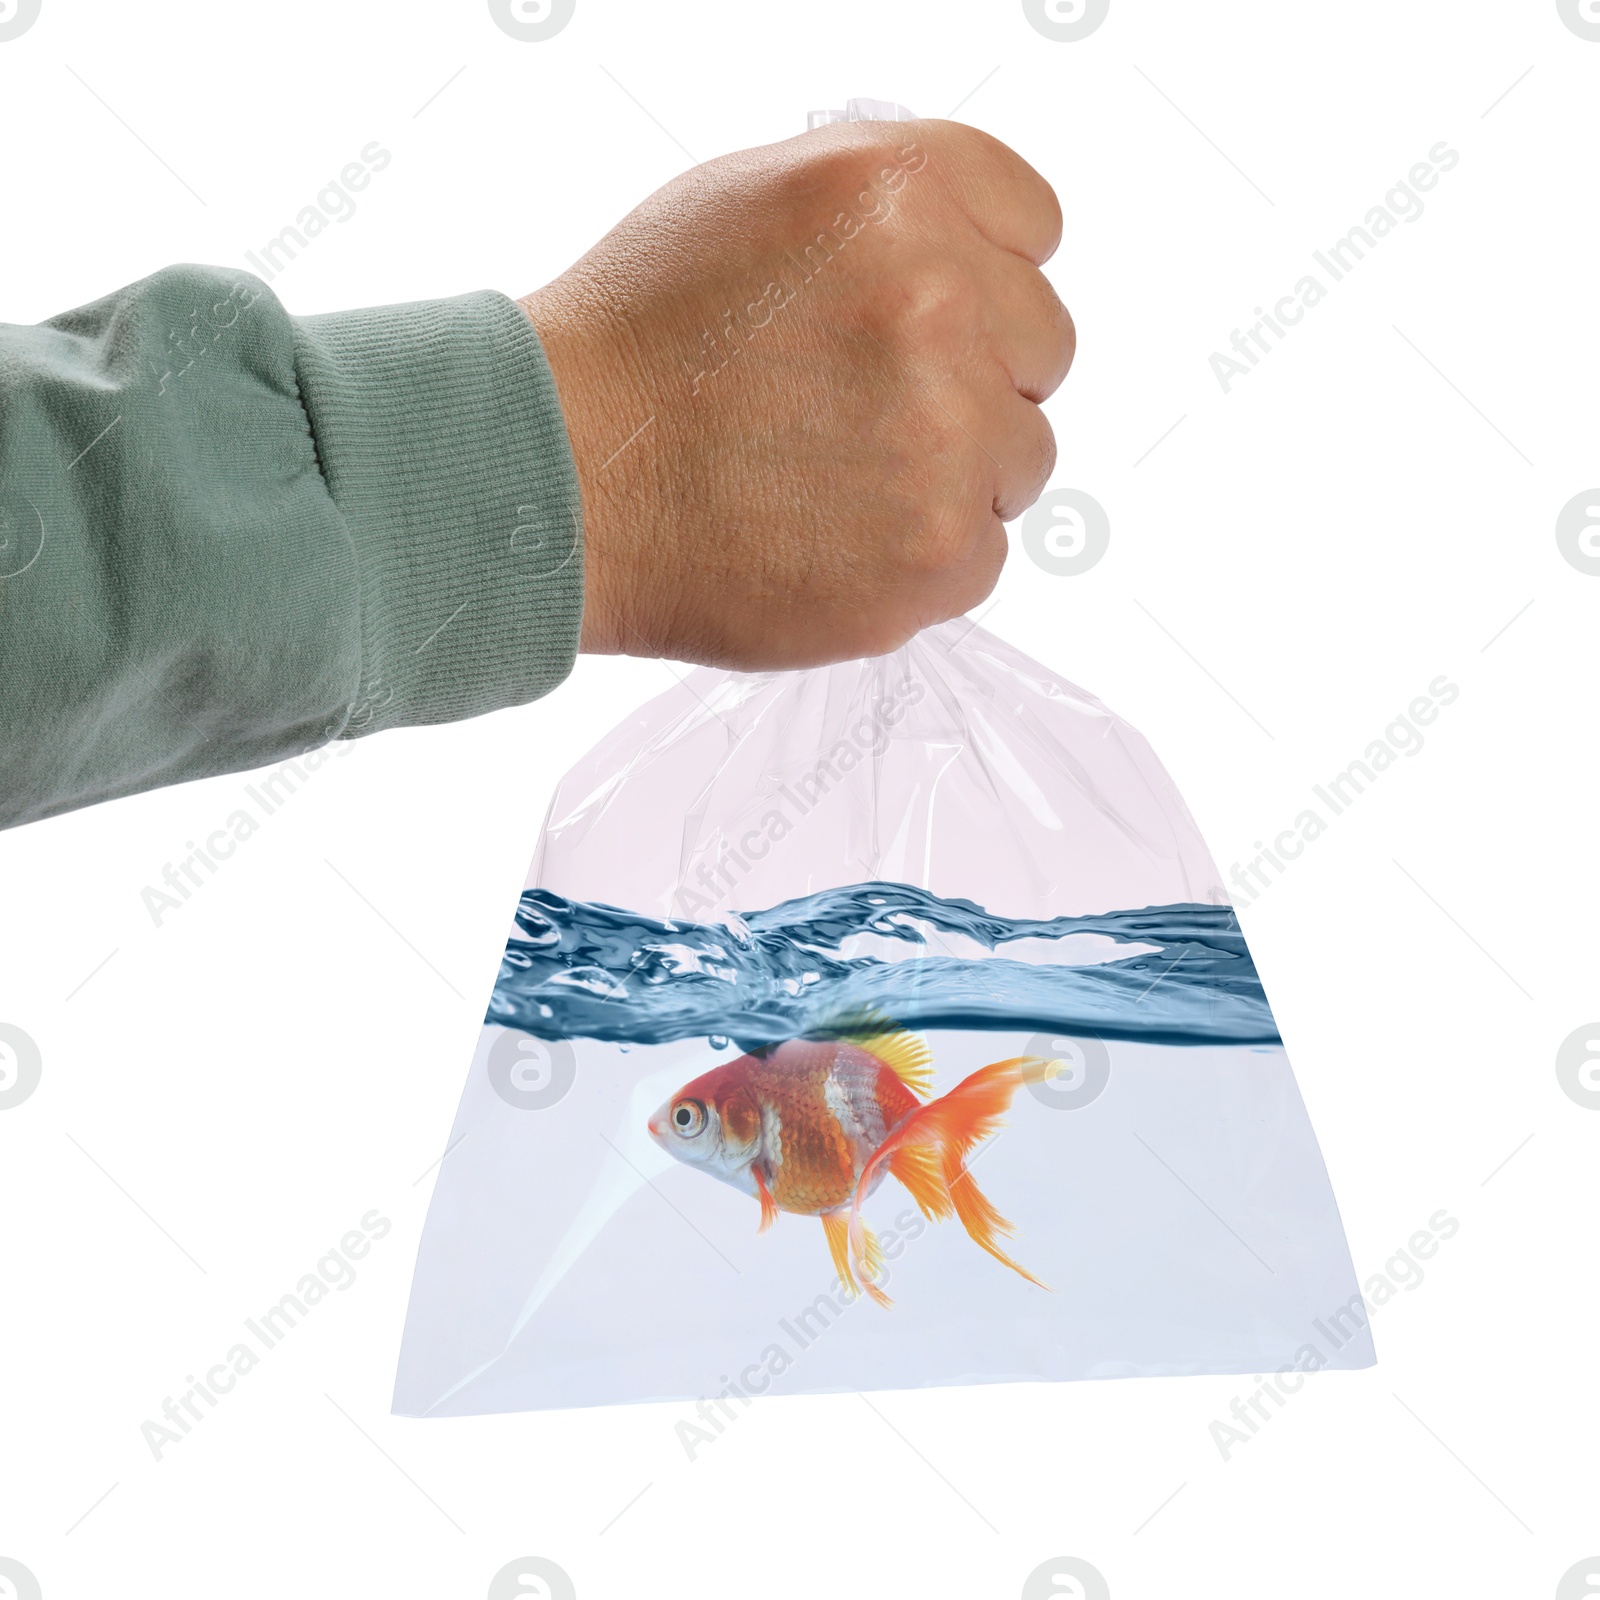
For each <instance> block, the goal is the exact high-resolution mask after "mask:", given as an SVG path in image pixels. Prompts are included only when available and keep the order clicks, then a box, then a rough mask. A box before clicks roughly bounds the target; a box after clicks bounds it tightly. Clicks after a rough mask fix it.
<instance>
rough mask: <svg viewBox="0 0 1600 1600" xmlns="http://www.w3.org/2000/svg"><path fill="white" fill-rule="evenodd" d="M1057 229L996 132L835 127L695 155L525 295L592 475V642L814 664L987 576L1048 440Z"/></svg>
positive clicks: (1039, 479)
mask: <svg viewBox="0 0 1600 1600" xmlns="http://www.w3.org/2000/svg"><path fill="white" fill-rule="evenodd" d="M1060 237H1061V210H1060V206H1059V205H1058V204H1057V201H1056V197H1055V194H1054V192H1053V191H1052V190H1051V188H1050V186H1049V184H1047V183H1046V182H1045V181H1044V179H1043V178H1041V177H1040V176H1039V174H1038V173H1037V172H1035V171H1034V170H1033V168H1032V167H1030V166H1029V165H1028V164H1027V163H1026V162H1025V161H1023V160H1022V159H1021V158H1020V157H1019V156H1017V155H1016V154H1015V153H1014V152H1012V151H1011V150H1009V149H1007V148H1006V147H1005V146H1004V145H1002V144H1000V143H998V142H997V141H996V140H994V139H992V138H990V137H988V136H987V135H985V134H982V133H979V132H977V131H975V130H974V129H972V128H968V127H964V126H962V125H961V124H959V123H952V122H898V123H848V124H834V125H831V126H828V127H824V128H819V129H817V130H815V131H813V132H810V133H806V134H802V135H801V136H799V137H798V138H794V139H789V140H786V141H784V142H783V143H781V144H775V145H768V146H765V147H763V148H760V149H755V150H745V151H740V152H738V153H737V154H734V155H729V156H723V157H721V158H719V159H718V160H715V161H709V162H707V163H706V164H705V165H704V166H700V167H695V168H693V169H692V170H691V171H689V172H686V173H684V174H683V175H682V176H681V177H679V178H676V179H674V180H673V181H672V182H671V183H669V184H668V185H667V186H666V187H665V188H663V189H660V190H658V191H657V192H656V193H655V194H653V195H652V196H651V197H650V198H649V199H648V200H646V201H645V202H644V204H643V205H641V206H640V207H639V208H638V209H637V210H635V211H634V212H632V213H631V214H630V215H629V216H627V217H626V218H624V219H623V221H622V222H621V223H619V224H618V226H617V227H616V228H614V229H613V230H612V231H611V232H610V233H609V234H607V235H606V237H605V238H604V239H602V240H601V241H600V243H599V244H597V245H596V246H595V247H594V249H592V250H591V251H590V252H589V253H588V254H587V255H586V256H584V257H583V258H582V260H580V261H579V262H577V263H576V265H574V266H573V267H571V268H570V269H569V270H568V271H567V272H565V273H563V274H562V275H561V276H560V277H559V278H557V279H556V280H555V282H554V283H551V284H549V285H548V286H547V287H545V288H543V289H540V290H537V291H536V292H535V293H533V294H530V295H528V296H527V297H526V299H524V300H523V301H522V302H521V303H522V305H523V308H524V309H525V310H526V311H527V313H528V315H529V316H530V317H531V318H532V319H533V323H534V326H535V327H536V328H537V330H538V332H539V336H540V339H541V341H542V342H543V344H544V348H545V352H546V354H547V356H548V358H549V361H550V366H551V370H552V371H553V373H554V375H555V380H556V387H557V389H558V391H559V393H560V396H561V404H562V409H563V411H564V413H565V417H566V422H567V430H568V433H569V435H570V437H571V440H572V448H573V453H574V455H575V457H576V460H577V465H578V477H579V481H580V486H581V489H582V494H583V515H584V529H585V562H586V576H585V606H584V618H583V640H582V648H583V649H585V650H590V651H597V652H602V653H611V654H615V653H619V652H622V653H627V654H630V655H662V656H672V657H674V658H676V659H679V660H685V661H698V662H705V663H708V664H714V665H725V666H733V667H741V668H746V669H753V670H762V669H781V668H790V667H805V666H814V665H818V664H820V663H823V662H829V661H841V660H847V659H851V658H853V657H858V656H871V655H881V654H883V653H884V652H886V651H889V650H892V649H894V648H895V647H897V646H898V645H900V644H902V643H903V642H904V641H905V640H906V639H907V638H909V637H910V636H911V635H912V634H913V633H915V632H917V631H918V630H919V629H921V628H924V627H927V626H928V625H929V624H931V623H935V622H941V621H943V620H945V619H946V618H948V617H953V616H958V615H960V614H961V613H962V612H963V611H966V610H969V609H970V608H971V607H972V606H974V605H976V604H977V603H978V602H979V601H980V600H982V599H983V598H984V596H985V595H987V594H988V593H989V591H990V590H991V589H992V588H993V587H994V584H995V581H996V579H997V578H998V577H999V574H1000V568H1001V565H1002V564H1003V562H1004V560H1005V551H1006V537H1005V529H1004V526H1003V523H1004V522H1005V521H1007V520H1010V519H1011V518H1014V517H1016V516H1018V515H1019V514H1020V513H1021V512H1022V511H1023V510H1024V509H1025V508H1026V507H1027V506H1029V505H1031V504H1032V503H1033V501H1034V500H1035V499H1037V497H1038V495H1039V491H1040V490H1041V489H1042V488H1043V487H1044V485H1045V483H1046V482H1047V481H1048V479H1049V476H1050V473H1051V470H1052V468H1053V467H1054V464H1055V438H1054V435H1053V434H1052V432H1051V430H1050V425H1049V423H1048V422H1047V421H1046V420H1045V417H1044V414H1043V412H1042V411H1041V410H1040V409H1039V404H1038V403H1039V402H1040V401H1041V400H1043V399H1044V398H1045V397H1046V396H1047V395H1049V394H1051V393H1052V392H1053V391H1054V390H1055V388H1056V386H1057V385H1058V384H1059V383H1060V382H1061V380H1062V379H1063V378H1064V377H1065V376H1066V373H1067V369H1068V367H1069V366H1070V365H1071V363H1072V354H1073V348H1074V342H1075V340H1074V332H1073V326H1072V319H1071V318H1070V317H1069V316H1068V314H1067V311H1066V308H1065V307H1064V306H1063V305H1062V304H1061V302H1060V300H1059V299H1057V297H1056V294H1055V292H1054V290H1052V288H1051V287H1050V285H1049V283H1048V282H1047V281H1046V280H1045V277H1044V275H1043V273H1041V272H1040V271H1039V264H1040V263H1042V262H1044V261H1046V260H1047V259H1048V258H1049V257H1050V255H1051V254H1052V253H1053V251H1054V250H1055V247H1056V245H1057V243H1058V242H1059V240H1060Z"/></svg>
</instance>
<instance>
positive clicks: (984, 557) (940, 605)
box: [918, 512, 1009, 629]
mask: <svg viewBox="0 0 1600 1600" xmlns="http://www.w3.org/2000/svg"><path fill="white" fill-rule="evenodd" d="M1008 548H1009V547H1008V543H1007V540H1006V529H1005V524H1004V523H1003V522H1001V520H1000V519H999V517H997V516H995V515H994V514H993V513H992V512H991V513H990V514H989V516H988V518H987V519H986V521H985V523H984V526H983V529H982V531H981V532H980V533H979V534H978V535H977V536H976V537H975V538H974V539H973V541H972V549H971V552H970V554H969V555H968V556H967V558H966V559H965V560H964V561H963V562H962V563H961V564H960V565H959V566H958V567H954V568H952V569H951V571H950V572H949V573H947V574H946V576H945V579H944V582H943V583H941V584H940V586H939V588H938V591H937V592H936V593H935V594H932V595H930V596H928V597H927V599H926V600H925V601H924V603H923V606H922V608H921V614H920V616H919V619H918V627H919V629H920V628H927V627H932V626H933V625H934V624H935V623H939V622H948V621H949V620H950V619H951V618H952V617H959V616H964V615H965V614H966V613H967V612H969V611H972V610H974V609H975V608H976V607H978V606H981V605H982V604H983V602H984V601H985V600H987V599H988V598H989V596H990V595H991V594H993V593H994V587H995V585H996V584H997V583H998V582H999V581H1000V573H1001V570H1002V569H1003V568H1004V566H1005V564H1006V553H1007V550H1008Z"/></svg>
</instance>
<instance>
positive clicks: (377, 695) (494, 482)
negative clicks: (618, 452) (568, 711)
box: [0, 267, 583, 826]
mask: <svg viewBox="0 0 1600 1600" xmlns="http://www.w3.org/2000/svg"><path fill="white" fill-rule="evenodd" d="M582 604H583V551H582V536H581V515H580V503H579V497H578V481H577V474H576V471H575V469H574V466H573V461H572V453H571V448H570V446H569V444H568V441H567V435H566V429H565V425H564V423H563V422H562V418H561V410H560V406H559V404H558V401H557V398H556V391H555V385H554V382H553V380H552V378H551V376H550V369H549V367H548V365H547V363H546V361H545V358H544V352H543V350H542V349H541V347H540V345H539V340H538V338H537V336H536V334H535V333H534V330H533V325H532V323H531V322H530V321H529V320H528V318H527V317H526V316H525V315H524V314H523V312H522V311H521V310H520V309H519V308H518V307H517V306H516V305H515V304H514V303H513V302H511V301H510V300H508V299H506V298H505V297H504V296H502V295H498V294H492V293H481V294H469V295H462V296H459V297H457V298H455V299H449V300H431V301H422V302H419V303H417V304H414V305H401V306H385V307H380V308H377V309H374V310H366V311H351V312H341V313H338V314H335V315H330V316H317V317H291V316H289V315H288V314H287V313H286V312H285V311H284V309H283V307H282V306H281V305H280V304H279V303H278V301H277V300H276V298H275V297H274V296H273V295H272V293H271V291H270V290H268V289H267V288H266V286H265V285H264V284H263V283H261V282H260V280H259V279H256V278H253V277H251V276H250V275H248V274H246V273H240V272H229V271H224V270H220V269H216V268H210V267H171V268H168V269H166V270H165V271H162V272H158V273H156V274H155V275H154V276H153V277H150V278H146V279H145V280H144V281H143V282H141V283H137V284H134V285H132V286H131V287H129V288H127V289H123V290H121V291H119V292H118V293H116V294H113V295H110V296H108V297H107V298H106V299H104V300H99V301H96V302H95V303H94V304H93V305H88V306H84V307H82V308H80V309H79V310H76V311H70V312H67V313H65V314H63V315H61V316H58V317H54V318H52V319H51V320H50V321H48V322H45V323H43V324H41V325H40V326H38V327H13V326H6V325H0V826H12V825H15V824H17V823H22V822H29V821H32V820H35V819H37V818H40V817H47V816H51V815H53V814H55V813H56V812H60V811H66V810H70V809H71V808H73V807H75V806H83V805H89V804H92V803H93V802H95V801H98V800H108V799H111V798H113V797H114V796H118V795H125V794H133V793H136V792H138V791H139V790H143V789H150V788H154V787H156V786H157V785H160V784H167V783H178V782H181V781H183V780H185V779H189V778H200V777H207V776H211V775H213V774H216V773H222V772H233V771H239V770H241V769H244V768H249V767H255V766H261V765H264V764H266V763H268V762H276V761H280V760H282V759H285V758H288V757H291V756H295V755H299V754H302V753H304V752H305V751H307V750H309V749H311V748H313V747H314V746H316V745H319V744H322V743H323V742H325V741H326V740H328V739H333V738H354V737H357V736H359V735H361V734H366V733H373V732H376V731H378V730H379V729H383V728H393V727H400V726H403V725H406V724H413V723H425V722H443V721H447V720H450V719H452V718H457V717H468V716H475V715H477V714H478V713H480V712H484V711H492V710H495V709H497V708H499V707H502V706H509V705H517V704H520V703H521V702H523V701H526V700H531V699H534V698H535V697H537V696H539V695H541V694H544V693H546V692H548V691H549V690H550V689H552V688H554V687H555V685H556V684H558V683H559V682H560V681H561V680H562V679H563V678H564V677H565V676H566V675H567V673H568V672H569V671H570V670H571V667H572V662H573V658H574V655H575V653H576V651H577V645H578V627H579V621H580V617H581V612H582Z"/></svg>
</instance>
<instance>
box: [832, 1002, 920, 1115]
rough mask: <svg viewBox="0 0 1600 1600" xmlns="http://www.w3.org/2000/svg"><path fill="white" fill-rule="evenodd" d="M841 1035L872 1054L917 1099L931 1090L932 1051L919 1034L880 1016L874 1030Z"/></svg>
mask: <svg viewBox="0 0 1600 1600" xmlns="http://www.w3.org/2000/svg"><path fill="white" fill-rule="evenodd" d="M875 1020H876V1019H875ZM841 1037H842V1038H845V1039H848V1040H849V1041H850V1043H851V1044H853V1045H858V1046H859V1047H860V1048H861V1049H863V1050H865V1051H866V1052H867V1054H868V1055H873V1056H876V1057H877V1058H878V1060H880V1061H881V1062H882V1063H883V1064H884V1066H886V1067H887V1068H888V1069H889V1070H890V1071H891V1072H892V1073H893V1074H894V1075H895V1077H897V1078H898V1079H899V1080H900V1081H901V1082H902V1083H903V1084H904V1085H905V1086H906V1088H908V1089H909V1090H910V1091H911V1092H912V1094H914V1095H916V1097H917V1098H918V1099H919V1100H926V1099H927V1098H928V1096H929V1095H931V1094H932V1093H933V1052H932V1051H930V1050H929V1049H928V1045H927V1041H926V1040H925V1039H923V1037H922V1036H921V1034H916V1033H912V1032H911V1030H910V1029H909V1028H896V1027H895V1026H894V1025H893V1024H892V1023H890V1022H888V1021H887V1020H886V1019H884V1020H881V1021H879V1023H878V1027H877V1028H876V1030H873V1031H865V1030H864V1031H861V1032H852V1033H847V1034H842V1035H841Z"/></svg>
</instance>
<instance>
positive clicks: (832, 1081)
mask: <svg viewBox="0 0 1600 1600" xmlns="http://www.w3.org/2000/svg"><path fill="white" fill-rule="evenodd" d="M1063 1065H1064V1063H1062V1062H1059V1061H1046V1060H1044V1059H1042V1058H1041V1057H1038V1056H1016V1057H1013V1058H1012V1059H1010V1060H1008V1061H996V1062H994V1063H993V1064H991V1065H990V1066H987V1067H980V1068H978V1070H977V1071H976V1072H974V1073H972V1074H971V1075H970V1076H969V1077H967V1078H964V1079H963V1080H962V1081H961V1082H960V1083H958V1084H957V1085H956V1086H955V1088H953V1089H952V1090H950V1092H949V1093H948V1094H944V1095H940V1096H939V1097H938V1098H937V1099H932V1098H930V1096H931V1095H932V1094H933V1068H932V1061H931V1057H930V1055H929V1051H928V1047H927V1045H926V1044H925V1043H924V1042H923V1041H922V1040H921V1039H920V1038H918V1037H917V1036H916V1035H915V1034H912V1033H908V1032H905V1031H904V1030H899V1031H894V1032H884V1033H878V1034H874V1035H870V1036H862V1037H855V1038H844V1039H830V1040H809V1039H794V1040H790V1041H789V1042H788V1043H786V1044H780V1045H774V1046H771V1047H769V1048H767V1049H765V1050H761V1051H758V1052H756V1053H754V1054H751V1055H743V1056H740V1057H739V1058H738V1059H737V1060H735V1061H729V1062H725V1063H724V1064H723V1065H722V1066H719V1067H713V1068H712V1070H711V1071H710V1072H707V1073H703V1074H702V1075H701V1076H700V1077H698V1078H695V1079H694V1080H693V1081H692V1082H690V1083H686V1084H685V1085H684V1086H683V1087H682V1088H681V1089H680V1090H679V1091H678V1092H677V1093H676V1094H675V1095H674V1096H673V1097H672V1098H671V1099H670V1100H668V1101H667V1103H666V1104H665V1105H663V1106H662V1107H660V1109H659V1110H657V1111H656V1113H655V1114H654V1115H653V1116H652V1117H651V1118H650V1122H649V1128H650V1136H651V1137H652V1138H653V1139H654V1140H655V1141H656V1143H657V1144H659V1145H660V1146H661V1147H662V1149H664V1150H665V1151H666V1152H667V1153H668V1154H669V1155H672V1156H674V1157H676V1158H677V1159H678V1160H679V1161H681V1162H683V1163H684V1164H685V1165H686V1166H691V1167H698V1168H699V1169H700V1170H701V1171H703V1172H706V1173H708V1174H709V1175H710V1176H712V1177H714V1178H720V1179H721V1180H722V1181H723V1182H724V1183H728V1184H732V1185H733V1187H734V1188H735V1189H738V1190H740V1191H741V1192H742V1193H744V1194H748V1195H750V1196H752V1197H753V1198H755V1199H756V1200H758V1201H760V1203H761V1222H760V1229H759V1231H761V1232H765V1231H766V1230H767V1229H768V1228H770V1227H771V1226H772V1224H773V1222H774V1221H775V1220H776V1219H777V1215H778V1213H779V1212H780V1211H790V1212H794V1213H796V1214H798V1215H800V1216H804V1217H820V1218H821V1219H822V1226H823V1229H824V1231H825V1232H826V1234H827V1239H828V1249H829V1251H830V1252H831V1253H832V1256H833V1264H834V1267H835V1268H836V1269H837V1271H838V1273H839V1277H840V1279H841V1280H842V1281H843V1282H844V1283H845V1284H846V1285H847V1286H848V1287H849V1288H850V1289H851V1290H856V1289H857V1279H858V1278H859V1280H860V1285H861V1287H864V1288H865V1290H866V1292H867V1293H868V1294H869V1295H871V1297H872V1298H873V1299H874V1300H876V1301H877V1302H878V1304H879V1305H888V1304H889V1303H890V1302H889V1297H888V1296H887V1295H886V1294H884V1292H883V1291H882V1289H881V1288H879V1287H878V1284H877V1281H876V1280H877V1279H878V1278H879V1277H880V1276H881V1275H882V1271H883V1255H882V1252H881V1250H880V1249H879V1246H878V1241H877V1238H876V1237H875V1236H874V1234H873V1232H872V1230H871V1229H870V1228H869V1227H867V1225H866V1224H865V1222H864V1221H863V1220H862V1217H861V1202H862V1201H863V1200H864V1199H866V1197H867V1196H868V1195H870V1194H871V1193H872V1192H873V1190H874V1189H876V1188H877V1187H878V1185H879V1184H880V1183H882V1182H883V1180H884V1178H885V1177H886V1176H888V1175H889V1174H891V1173H892V1174H893V1175H894V1176H895V1177H896V1178H898V1179H899V1180H900V1182H901V1183H902V1184H904V1185H905V1187H906V1188H907V1189H908V1190H909V1191H910V1193H911V1197H912V1198H913V1199H914V1200H915V1201H916V1203H917V1205H918V1207H919V1208H920V1209H921V1211H922V1214H923V1215H924V1216H925V1217H927V1218H929V1219H930V1220H931V1221H935V1222H937V1221H942V1220H943V1219H944V1218H946V1217H949V1216H951V1215H955V1216H957V1217H959V1218H960V1219H961V1222H962V1225H963V1226H964V1227H965V1228H966V1230H967V1232H968V1233H969V1234H971V1235H972V1238H973V1239H974V1241H975V1242H976V1243H978V1244H980V1245H982V1246H983V1248H984V1249H985V1250H987V1251H988V1252H989V1254H990V1255H992V1256H993V1257H994V1258H995V1259H996V1260H997V1261H1002V1262H1004V1263H1005V1265H1006V1266H1008V1267H1010V1268H1011V1269H1012V1270H1013V1271H1015V1272H1019V1273H1021V1274H1022V1276H1023V1277H1024V1278H1026V1279H1027V1280H1028V1281H1029V1282H1030V1283H1038V1284H1039V1287H1040V1288H1041V1289H1043V1288H1047V1287H1048V1285H1046V1284H1043V1283H1039V1280H1038V1279H1037V1278H1035V1277H1034V1276H1033V1274H1032V1273H1031V1272H1028V1271H1027V1270H1026V1269H1025V1268H1023V1267H1020V1266H1018V1265H1017V1263H1016V1262H1015V1261H1013V1260H1012V1259H1011V1257H1010V1256H1008V1255H1006V1254H1005V1252H1004V1251H1003V1250H1001V1249H1000V1247H999V1245H998V1244H997V1243H996V1236H997V1235H999V1234H1009V1233H1011V1232H1012V1231H1013V1230H1012V1227H1011V1224H1010V1223H1009V1222H1007V1221H1006V1220H1005V1218H1004V1217H1002V1216H1001V1215H1000V1213H999V1212H998V1211H996V1210H995V1208H994V1206H993V1205H992V1204H991V1203H990V1201H989V1199H988V1197H987V1196H986V1195H985V1194H984V1193H983V1192H982V1191H981V1190H980V1189H979V1188H978V1186H977V1184H976V1183H975V1182H973V1179H972V1175H971V1173H970V1172H968V1171H967V1156H968V1154H969V1152H970V1151H971V1150H972V1149H973V1147H974V1146H975V1145H977V1144H979V1143H980V1142H981V1141H982V1140H984V1139H987V1138H988V1137H989V1135H990V1134H992V1133H993V1132H994V1131H995V1130H996V1129H997V1128H998V1127H999V1126H1000V1119H1001V1117H1002V1116H1003V1115H1004V1114H1005V1112H1006V1110H1007V1108H1008V1107H1009V1106H1010V1104H1011V1098H1012V1096H1013V1095H1014V1094H1015V1093H1016V1092H1017V1090H1018V1089H1020V1088H1021V1087H1022V1086H1023V1085H1024V1084H1026V1083H1040V1082H1043V1081H1044V1080H1045V1079H1046V1078H1049V1077H1053V1076H1054V1075H1055V1074H1056V1073H1057V1072H1059V1071H1061V1070H1062V1067H1063Z"/></svg>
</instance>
